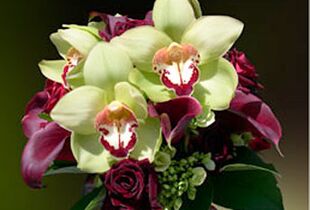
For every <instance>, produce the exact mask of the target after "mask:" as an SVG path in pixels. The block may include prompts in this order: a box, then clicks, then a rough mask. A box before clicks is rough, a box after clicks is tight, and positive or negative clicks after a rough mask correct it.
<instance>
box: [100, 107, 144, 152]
mask: <svg viewBox="0 0 310 210" xmlns="http://www.w3.org/2000/svg"><path fill="white" fill-rule="evenodd" d="M136 127H138V121H137V119H136V117H135V115H134V113H133V112H132V111H131V110H130V109H129V108H128V107H126V106H125V105H123V104H122V103H120V102H118V101H113V102H112V103H110V104H109V105H107V106H106V107H105V108H104V109H103V110H102V112H100V113H99V114H98V115H97V117H96V128H97V130H98V131H99V132H100V134H101V135H100V139H99V140H100V142H101V144H102V145H103V146H104V147H105V149H107V150H108V151H109V152H110V153H111V154H112V155H114V156H115V157H120V158H121V157H127V156H128V154H129V152H130V151H131V150H132V149H133V148H134V146H135V144H136V141H137V135H136V132H135V129H136Z"/></svg>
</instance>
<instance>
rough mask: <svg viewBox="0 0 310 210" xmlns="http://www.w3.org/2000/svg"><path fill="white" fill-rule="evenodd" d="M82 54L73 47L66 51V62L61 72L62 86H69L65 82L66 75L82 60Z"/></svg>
mask: <svg viewBox="0 0 310 210" xmlns="http://www.w3.org/2000/svg"><path fill="white" fill-rule="evenodd" d="M82 58H83V56H82V54H81V53H80V52H79V51H78V50H77V49H75V48H70V49H69V50H68V53H67V63H66V65H65V66H64V68H63V73H62V75H61V78H62V80H63V83H64V86H65V87H66V88H69V84H68V82H67V75H68V74H69V72H70V71H72V70H73V69H74V68H75V67H76V66H77V65H78V64H79V62H80V61H81V60H82Z"/></svg>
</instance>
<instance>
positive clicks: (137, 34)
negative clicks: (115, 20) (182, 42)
mask: <svg viewBox="0 0 310 210" xmlns="http://www.w3.org/2000/svg"><path fill="white" fill-rule="evenodd" d="M111 42H112V43H113V44H115V45H117V46H118V47H120V48H122V49H123V50H125V51H126V52H127V54H128V55H129V57H130V59H131V60H132V62H133V63H134V65H135V66H136V67H137V68H138V69H141V70H144V71H152V69H153V68H152V59H153V57H154V55H155V53H156V51H157V50H159V49H161V48H163V47H165V46H168V45H169V44H170V43H171V42H172V40H171V39H170V38H169V37H168V36H167V35H166V34H164V33H162V32H161V31H158V30H156V29H155V28H154V27H151V26H140V27H137V28H134V29H130V30H128V31H126V32H125V33H124V34H122V35H121V36H119V37H115V38H114V39H112V41H111Z"/></svg>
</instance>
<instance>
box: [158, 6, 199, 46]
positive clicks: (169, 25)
mask: <svg viewBox="0 0 310 210" xmlns="http://www.w3.org/2000/svg"><path fill="white" fill-rule="evenodd" d="M153 20H154V24H155V27H156V28H157V29H158V30H161V31H163V32H165V33H166V34H168V35H169V36H170V37H171V38H172V39H173V40H174V41H176V42H179V41H180V40H181V37H182V34H183V32H184V31H185V29H186V28H187V27H188V25H190V24H191V23H192V22H193V21H194V20H195V14H194V10H193V8H192V6H191V4H190V2H189V1H188V0H157V1H155V4H154V7H153Z"/></svg>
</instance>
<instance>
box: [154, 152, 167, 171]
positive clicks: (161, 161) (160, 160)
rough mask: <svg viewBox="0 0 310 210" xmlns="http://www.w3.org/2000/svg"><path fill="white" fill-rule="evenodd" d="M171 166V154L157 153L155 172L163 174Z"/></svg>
mask: <svg viewBox="0 0 310 210" xmlns="http://www.w3.org/2000/svg"><path fill="white" fill-rule="evenodd" d="M170 164H171V157H170V155H169V154H167V153H165V152H162V151H159V152H157V153H156V156H155V160H154V165H155V171H157V172H163V171H165V170H167V169H168V167H169V166H170Z"/></svg>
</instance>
